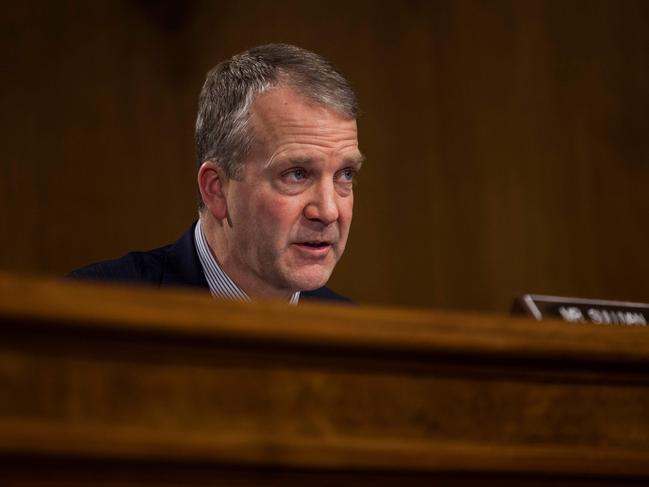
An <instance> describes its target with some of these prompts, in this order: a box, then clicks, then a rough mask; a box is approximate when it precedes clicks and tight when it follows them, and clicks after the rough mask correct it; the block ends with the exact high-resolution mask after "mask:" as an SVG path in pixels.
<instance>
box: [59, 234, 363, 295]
mask: <svg viewBox="0 0 649 487" xmlns="http://www.w3.org/2000/svg"><path fill="white" fill-rule="evenodd" d="M194 225H196V223H194ZM194 225H192V226H191V227H190V228H189V229H188V230H187V231H186V232H185V233H183V234H182V236H181V237H180V238H179V239H178V241H176V243H174V244H171V245H166V246H165V247H160V248H158V249H154V250H150V251H148V252H131V253H129V254H126V255H125V256H124V257H121V258H119V259H115V260H107V261H103V262H98V263H96V264H91V265H89V266H86V267H82V268H81V269H77V270H76V271H72V272H70V273H69V274H68V275H67V277H71V278H80V279H94V280H104V281H106V280H108V281H118V282H125V283H143V284H150V285H153V286H156V287H167V286H175V287H178V286H185V287H196V288H203V289H205V290H208V289H209V286H208V284H207V280H206V279H205V275H204V273H203V267H202V266H201V262H200V260H198V254H197V253H196V244H195V243H194ZM303 299H315V300H327V301H338V302H343V303H344V302H347V303H349V302H350V300H349V299H347V298H345V297H343V296H340V295H338V294H336V293H334V292H333V291H331V290H330V289H328V288H326V287H321V288H320V289H316V290H314V291H302V292H301V293H300V301H302V300H303Z"/></svg>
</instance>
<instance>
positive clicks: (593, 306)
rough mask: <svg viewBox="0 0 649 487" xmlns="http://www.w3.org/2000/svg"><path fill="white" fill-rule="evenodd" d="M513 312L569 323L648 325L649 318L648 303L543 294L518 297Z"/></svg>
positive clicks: (538, 318)
mask: <svg viewBox="0 0 649 487" xmlns="http://www.w3.org/2000/svg"><path fill="white" fill-rule="evenodd" d="M512 313H514V314H527V315H530V316H533V317H534V318H536V319H537V320H542V319H546V318H554V319H556V318H559V319H561V320H564V321H567V322H569V323H594V324H596V325H624V326H647V323H648V322H649V304H643V303H627V302H624V301H605V300H599V299H580V298H562V297H558V296H543V295H540V294H524V295H523V296H520V297H518V298H516V299H515V300H514V305H513V306H512Z"/></svg>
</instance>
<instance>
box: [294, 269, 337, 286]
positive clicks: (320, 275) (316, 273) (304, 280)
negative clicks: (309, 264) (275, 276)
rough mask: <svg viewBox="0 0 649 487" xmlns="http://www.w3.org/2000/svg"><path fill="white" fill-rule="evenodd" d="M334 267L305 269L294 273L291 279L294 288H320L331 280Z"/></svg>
mask: <svg viewBox="0 0 649 487" xmlns="http://www.w3.org/2000/svg"><path fill="white" fill-rule="evenodd" d="M332 272H333V269H322V268H318V269H305V270H301V271H300V272H298V273H296V274H294V275H293V276H291V277H292V279H291V278H290V279H289V280H290V281H291V284H292V286H291V287H292V288H293V289H295V290H296V291H313V290H314V289H319V288H321V287H322V286H324V285H325V284H327V281H329V277H331V273H332Z"/></svg>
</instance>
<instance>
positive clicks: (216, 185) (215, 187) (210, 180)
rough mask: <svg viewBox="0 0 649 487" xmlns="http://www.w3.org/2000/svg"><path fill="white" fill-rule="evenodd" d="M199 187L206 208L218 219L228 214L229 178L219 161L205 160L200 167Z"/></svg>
mask: <svg viewBox="0 0 649 487" xmlns="http://www.w3.org/2000/svg"><path fill="white" fill-rule="evenodd" d="M198 189H199V191H200V192H201V198H203V203H205V208H207V210H208V211H209V212H210V213H211V214H212V215H213V216H214V218H216V219H217V220H223V219H224V218H226V217H227V215H228V204H227V198H226V195H227V189H228V179H227V177H226V176H225V173H224V172H223V170H222V169H221V167H220V166H219V164H218V163H216V162H214V161H205V162H204V163H203V164H201V167H200V168H199V169H198Z"/></svg>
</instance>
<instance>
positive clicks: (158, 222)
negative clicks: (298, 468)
mask: <svg viewBox="0 0 649 487" xmlns="http://www.w3.org/2000/svg"><path fill="white" fill-rule="evenodd" d="M648 25H649V2H646V1H633V0H627V1H624V2H619V1H617V0H609V1H603V0H599V1H593V0H574V1H560V0H556V1H549V0H546V1H540V0H530V1H523V0H490V1H487V0H484V1H478V0H475V1H432V2H431V1H402V0H401V1H396V0H394V1H382V2H375V1H370V0H365V1H355V2H349V1H344V0H331V1H327V2H303V1H285V0H276V1H273V2H262V1H251V0H240V1H234V0H230V1H214V2H210V1H206V0H205V1H198V0H195V1H182V0H166V1H153V0H151V1H148V0H140V1H135V0H119V1H97V2H81V1H56V2H54V1H51V2H49V1H40V2H34V1H25V2H9V3H7V4H6V5H4V6H3V13H2V16H1V17H0V38H1V41H0V46H1V47H0V53H1V54H2V60H3V65H2V73H3V74H2V76H1V77H0V84H1V89H0V97H1V99H0V101H1V104H2V110H0V129H1V133H2V144H0V269H1V270H8V271H15V272H27V273H37V274H62V273H64V272H66V271H68V270H71V269H73V268H76V267H79V266H81V265H83V264H85V263H88V262H91V261H96V260H100V259H106V258H112V257H117V256H119V255H121V254H123V253H125V252H127V251H129V250H135V249H148V248H153V247H157V246H160V245H163V244H166V243H170V242H172V241H174V240H175V239H176V238H177V236H179V235H180V233H181V232H182V231H183V230H184V229H185V228H186V227H187V226H188V225H189V224H190V223H191V221H192V220H193V219H194V218H195V216H196V212H195V196H194V194H195V189H194V186H195V182H194V180H195V165H194V148H193V125H194V118H195V110H196V100H197V96H198V92H199V90H200V87H201V85H202V81H203V78H204V75H205V73H206V71H207V70H208V69H209V68H211V67H212V66H213V65H214V64H216V63H217V62H218V61H220V60H222V59H224V58H226V57H228V56H230V55H232V54H234V53H236V52H239V51H241V50H243V49H245V48H247V47H250V46H253V45H256V44H261V43H267V42H276V41H283V42H290V43H295V44H298V45H300V46H303V47H306V48H308V49H312V50H314V51H317V52H319V53H321V54H323V55H324V56H325V57H327V58H328V59H329V60H331V61H332V62H333V63H334V64H336V65H337V66H338V67H339V68H340V69H341V71H342V72H343V73H344V74H345V75H346V76H347V77H348V78H349V79H350V80H351V82H352V83H353V85H354V86H355V87H356V89H357V91H358V93H359V96H360V101H361V105H362V108H363V115H362V117H361V119H360V138H361V146H362V150H363V151H364V152H365V154H366V155H367V157H368V161H367V164H366V166H365V167H364V169H363V173H362V174H361V177H360V184H359V186H358V188H357V193H356V208H355V209H356V212H355V219H354V225H353V227H352V235H351V239H350V243H349V247H348V251H347V253H346V255H345V258H344V259H343V260H342V261H341V263H340V265H339V267H338V269H337V270H336V272H335V274H334V278H333V279H332V281H331V283H330V284H331V285H332V287H334V288H335V289H337V290H338V291H339V292H341V293H343V294H346V295H349V296H350V297H352V298H354V299H355V300H357V301H358V302H361V303H380V304H396V305H409V306H410V305H414V306H425V307H442V308H466V309H476V310H497V311H505V310H507V309H508V308H509V305H510V303H511V300H512V298H513V296H514V295H516V294H519V293H523V292H537V293H554V294H563V295H578V296H584V297H608V298H618V299H629V300H640V301H649V279H647V276H649V258H647V256H646V248H647V242H646V240H647V236H649V227H648V225H647V221H646V215H647V214H649V211H648V210H649V199H648V198H647V196H646V191H647V188H649V145H648V137H647V133H648V132H649V90H648V89H647V87H648V86H649V29H647V26H648Z"/></svg>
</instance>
